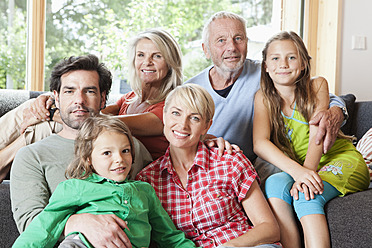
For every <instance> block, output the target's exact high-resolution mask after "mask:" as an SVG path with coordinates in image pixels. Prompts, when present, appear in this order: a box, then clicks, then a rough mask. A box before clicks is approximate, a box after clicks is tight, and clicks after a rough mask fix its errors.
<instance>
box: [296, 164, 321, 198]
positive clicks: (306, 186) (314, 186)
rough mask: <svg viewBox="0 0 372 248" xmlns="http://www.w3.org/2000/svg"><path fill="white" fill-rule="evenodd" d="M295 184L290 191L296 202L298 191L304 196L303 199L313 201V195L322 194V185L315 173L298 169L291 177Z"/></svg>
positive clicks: (301, 168)
mask: <svg viewBox="0 0 372 248" xmlns="http://www.w3.org/2000/svg"><path fill="white" fill-rule="evenodd" d="M293 179H294V180H295V183H294V184H293V186H292V189H291V195H292V196H293V197H294V198H295V200H298V191H300V192H301V193H304V194H305V199H306V200H310V199H314V194H322V193H323V189H324V185H323V180H322V179H321V178H320V176H319V174H318V173H317V172H316V171H313V170H310V169H307V168H305V167H302V166H301V167H300V168H298V169H297V170H296V173H295V175H294V176H293Z"/></svg>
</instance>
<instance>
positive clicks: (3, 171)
mask: <svg viewBox="0 0 372 248" xmlns="http://www.w3.org/2000/svg"><path fill="white" fill-rule="evenodd" d="M76 70H86V71H96V72H97V73H98V75H99V89H100V92H102V93H104V95H105V101H106V100H107V96H108V94H109V93H110V89H111V84H112V76H111V72H110V71H109V70H108V69H107V68H106V67H105V66H104V64H103V63H100V62H99V60H98V58H97V57H96V56H95V55H91V54H90V55H86V56H81V57H70V58H68V59H63V60H62V61H61V62H60V63H58V64H57V65H56V66H55V67H54V68H53V71H52V74H51V78H50V91H52V92H53V91H56V92H59V91H60V87H61V77H62V75H64V74H66V73H68V72H70V71H76ZM49 97H50V94H45V95H41V96H39V97H38V98H37V99H36V101H37V100H38V99H40V101H46V99H47V98H49ZM34 101H35V99H31V100H28V101H26V102H24V103H23V104H21V105H20V106H18V107H17V108H15V109H13V110H12V111H10V112H8V113H7V114H6V115H4V116H3V117H1V118H0V126H1V127H2V129H1V132H0V182H1V181H2V180H3V179H4V178H5V176H6V175H7V173H8V172H9V169H10V165H11V162H12V161H13V159H14V156H15V154H16V153H17V151H18V150H19V149H21V148H22V147H24V146H26V145H29V144H32V143H35V142H36V141H39V140H42V139H44V138H45V137H48V136H50V135H51V134H53V133H58V132H59V131H61V129H62V124H60V123H61V122H62V121H61V120H60V117H59V115H58V114H56V115H54V119H53V121H52V116H50V118H49V119H50V121H43V118H35V117H34V114H35V112H36V113H37V112H39V113H40V114H41V112H42V110H40V109H30V107H31V106H32V103H33V102H34ZM53 102H54V101H53V100H52V99H51V100H49V101H48V106H51V105H52V104H53ZM24 110H25V111H24ZM58 111H59V110H58V109H57V108H51V112H50V113H48V114H49V115H50V114H51V113H53V114H55V112H58ZM24 114H26V117H24Z"/></svg>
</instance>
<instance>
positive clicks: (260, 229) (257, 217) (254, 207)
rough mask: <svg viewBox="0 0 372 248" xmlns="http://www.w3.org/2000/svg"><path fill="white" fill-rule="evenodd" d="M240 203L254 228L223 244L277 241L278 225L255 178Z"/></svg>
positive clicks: (270, 242)
mask: <svg viewBox="0 0 372 248" xmlns="http://www.w3.org/2000/svg"><path fill="white" fill-rule="evenodd" d="M242 205H243V208H244V211H245V213H246V214H247V216H248V218H249V220H250V221H251V222H252V224H253V226H254V228H253V229H251V230H249V231H248V232H246V233H244V234H243V235H241V236H239V237H237V238H235V239H232V240H230V241H228V242H226V243H225V244H223V245H224V246H234V247H235V246H236V247H240V246H256V245H260V244H272V243H274V242H278V241H279V239H280V231H279V225H278V223H277V221H276V219H275V217H274V214H273V213H272V212H271V209H270V207H269V204H267V201H266V199H265V197H264V196H263V194H262V191H261V189H260V187H259V186H258V183H257V181H256V180H255V181H254V182H253V183H252V186H251V188H250V189H249V191H248V193H247V195H246V197H245V198H244V199H243V200H242Z"/></svg>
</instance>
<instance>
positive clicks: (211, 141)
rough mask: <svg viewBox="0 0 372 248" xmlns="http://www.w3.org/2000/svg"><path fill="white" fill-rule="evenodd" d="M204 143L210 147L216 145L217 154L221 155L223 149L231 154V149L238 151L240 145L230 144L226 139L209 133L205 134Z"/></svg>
mask: <svg viewBox="0 0 372 248" xmlns="http://www.w3.org/2000/svg"><path fill="white" fill-rule="evenodd" d="M204 144H205V145H206V146H207V147H209V148H211V147H217V148H218V156H220V157H222V155H223V154H224V152H225V150H226V152H227V153H228V154H231V153H232V151H233V150H234V151H236V152H239V151H241V150H240V147H239V146H238V145H234V144H230V142H228V141H227V140H224V138H222V137H219V138H216V137H215V136H213V135H211V134H207V135H206V137H205V139H204Z"/></svg>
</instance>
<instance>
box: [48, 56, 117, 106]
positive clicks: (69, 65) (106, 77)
mask: <svg viewBox="0 0 372 248" xmlns="http://www.w3.org/2000/svg"><path fill="white" fill-rule="evenodd" d="M76 70H86V71H96V72H97V73H98V76H99V90H100V93H101V94H102V93H106V99H107V97H108V94H109V93H110V90H111V85H112V75H111V72H110V71H109V70H108V69H107V67H106V66H105V65H104V64H103V63H100V62H99V59H98V58H97V56H95V55H93V54H88V55H83V56H77V57H76V56H71V57H69V58H64V59H62V60H61V61H60V62H59V63H58V64H56V65H55V66H54V67H53V70H52V73H51V76H50V85H49V88H50V90H51V91H54V90H55V91H57V92H58V93H59V92H60V90H61V77H62V75H64V74H66V73H68V72H71V71H76Z"/></svg>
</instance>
